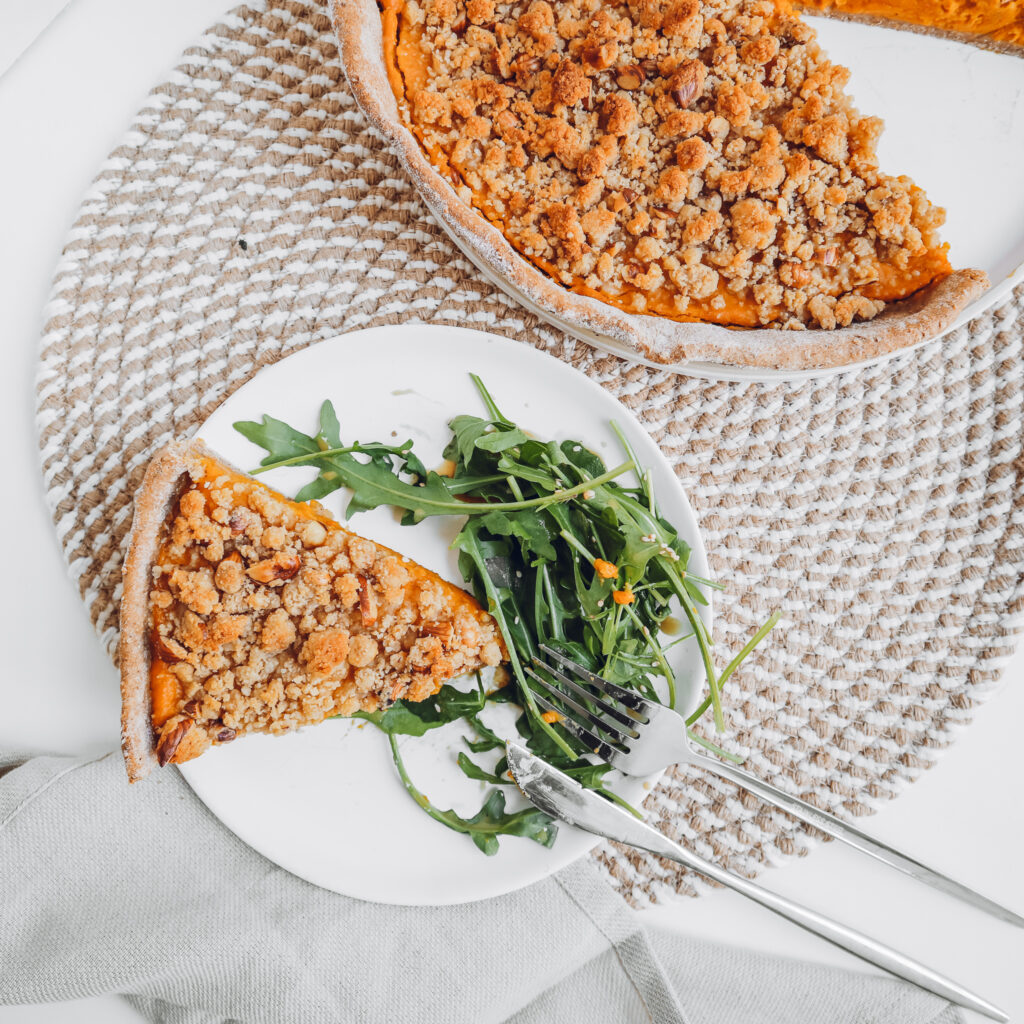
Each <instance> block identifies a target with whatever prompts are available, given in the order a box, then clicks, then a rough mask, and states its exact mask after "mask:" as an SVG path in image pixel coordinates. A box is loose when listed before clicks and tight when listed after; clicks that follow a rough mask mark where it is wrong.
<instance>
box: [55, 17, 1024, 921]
mask: <svg viewBox="0 0 1024 1024" xmlns="http://www.w3.org/2000/svg"><path fill="white" fill-rule="evenodd" d="M1022 309H1024V290H1020V291H1018V293H1017V294H1016V295H1015V296H1014V298H1013V300H1012V301H1011V302H1009V303H1007V304H1006V305H1004V306H1003V307H1002V308H1001V309H998V310H995V311H994V312H991V313H989V314H987V315H985V316H983V317H980V318H979V319H978V320H976V321H975V322H974V323H972V324H971V325H969V327H967V328H964V329H961V330H959V331H958V332H956V333H955V334H953V335H952V336H950V337H947V338H946V339H944V340H943V341H941V342H934V343H931V344H929V345H927V346H925V347H923V348H921V349H919V350H917V351H915V352H912V353H909V354H906V355H903V356H901V357H899V358H897V359H896V360H894V361H893V362H890V363H888V364H886V365H884V366H880V367H876V368H874V369H867V370H862V371H860V372H856V373H848V374H844V375H841V376H837V377H832V378H829V379H825V380H822V381H820V382H810V383H802V384H799V385H793V386H767V385H761V384H729V383H719V384H709V383H707V382H706V381H701V380H696V379H691V378H687V377H681V376H678V375H676V374H673V373H670V372H666V371H663V370H654V369H648V368H646V367H643V366H640V365H636V364H631V363H629V362H625V361H622V360H620V359H617V358H614V357H611V356H607V355H602V354H601V353H599V352H596V351H595V350H593V349H591V348H589V347H588V346H586V345H584V344H582V343H580V342H575V341H573V340H571V339H567V338H565V337H564V336H563V335H561V334H560V333H559V332H557V331H555V330H553V329H552V328H550V327H548V326H546V325H545V324H543V323H541V322H539V321H538V320H537V319H536V318H535V317H533V316H532V315H530V314H529V313H527V312H526V311H525V310H523V309H521V308H520V307H519V306H517V305H516V304H515V303H514V302H513V301H512V300H510V299H508V298H506V297H505V296H504V295H503V294H501V293H500V292H498V291H496V290H495V289H494V288H493V287H492V286H491V285H490V284H488V283H486V282H485V281H484V280H482V279H481V277H480V276H479V275H478V273H477V272H476V271H475V270H474V269H473V267H472V266H471V265H470V264H469V263H468V262H467V261H466V260H465V259H464V258H463V257H462V256H461V255H460V253H459V252H458V251H457V250H456V249H455V248H454V247H453V246H452V244H451V243H450V242H449V241H448V239H447V237H446V236H445V235H444V234H442V232H441V230H440V229H439V228H438V226H437V225H436V224H435V223H434V222H433V220H432V219H431V217H430V216H429V215H428V213H427V211H426V209H425V208H424V206H423V205H422V204H421V203H420V201H419V199H418V198H417V196H416V194H415V192H414V191H413V190H412V188H411V187H410V185H409V183H408V181H407V180H406V179H405V177H404V175H403V173H402V172H401V171H400V169H399V168H398V165H397V163H396V161H395V159H394V158H393V157H392V155H391V154H390V153H389V152H388V151H387V150H385V149H384V148H382V146H381V144H380V140H379V139H378V138H377V137H376V136H375V135H374V133H373V132H372V131H370V130H369V129H368V127H367V125H366V123H365V121H364V120H363V118H362V116H361V114H360V113H359V111H358V110H357V108H356V107H355V105H354V103H353V100H352V98H351V96H350V94H349V91H348V88H347V85H346V83H345V79H344V75H343V73H342V71H341V68H340V66H339V64H338V56H337V50H336V47H335V43H334V39H333V37H332V33H331V24H330V20H329V18H328V17H327V15H326V12H325V8H324V7H323V6H322V5H320V4H315V3H270V4H269V5H268V6H266V7H243V8H238V9H237V10H235V11H233V12H231V13H230V14H229V15H227V16H226V17H224V19H223V20H222V21H220V22H219V23H218V24H217V25H215V26H214V27H213V28H212V29H210V31H209V32H208V33H207V34H206V35H205V36H204V37H203V38H202V40H201V41H200V43H199V44H198V45H197V46H195V47H193V48H192V49H190V50H188V51H187V52H186V53H185V55H184V57H183V60H182V63H181V65H180V66H179V67H178V68H177V70H176V71H175V72H174V73H173V74H172V75H171V77H170V79H169V80H168V81H167V82H166V83H165V84H163V85H161V86H160V87H158V88H157V89H155V90H154V92H153V93H152V95H151V96H150V98H149V100H148V101H147V103H146V106H145V107H144V109H143V110H142V111H141V112H140V113H139V115H138V117H137V118H136V120H135V123H134V125H133V126H132V128H131V130H130V131H129V133H128V134H127V136H126V137H125V139H124V141H123V143H122V144H121V145H120V146H119V147H118V148H117V149H116V150H115V151H114V153H113V155H112V156H111V157H110V159H109V160H108V161H107V162H106V163H105V164H104V166H103V169H102V171H101V172H100V174H99V176H98V178H97V179H96V181H95V182H94V184H93V186H92V188H91V189H90V191H89V193H88V195H87V197H86V199H85V201H84V203H83V205H82V208H81V212H80V214H79V217H78V219H77V221H76V223H75V225H74V227H73V229H72V231H71V235H70V239H69V241H68V243H67V247H66V249H65V251H64V254H63V258H62V259H61V262H60V265H59V268H58V270H57V274H56V280H55V282H54V286H53V295H52V300H51V303H50V306H49V309H48V315H47V323H46V327H45V334H44V337H43V344H42V351H41V366H40V373H39V385H38V417H39V433H40V444H41V448H42V465H43V473H44V477H45V482H46V490H47V494H48V497H49V502H50V505H51V507H52V509H53V516H54V522H55V524H56V528H57V533H58V536H59V538H60V543H61V545H62V546H63V550H64V553H65V555H66V558H67V561H68V565H69V567H70V572H71V575H72V577H73V579H74V580H75V581H76V583H77V585H78V587H79V589H80V592H81V595H82V597H83V599H84V600H85V602H86V604H87V606H88V608H89V613H90V615H91V617H92V621H93V622H94V623H95V626H96V629H97V631H98V632H99V634H100V636H101V637H102V639H103V642H104V643H105V644H106V645H107V648H108V649H109V650H111V651H113V649H114V643H115V639H116V629H117V602H118V599H119V596H120V586H119V578H120V568H121V555H122V550H123V547H124V541H125V533H126V531H127V529H128V525H129V519H130V514H131V500H132V494H133V493H134V491H135V488H136V487H137V486H138V484H139V481H140V479H141V477H142V473H143V469H144V467H145V465H146V462H147V460H148V459H149V457H150V455H151V454H152V452H153V451H154V450H155V449H156V448H157V447H158V446H159V445H161V444H163V443H164V442H165V441H167V440H168V439H169V438H170V437H172V436H173V435H180V434H187V433H189V432H191V431H193V430H194V429H195V428H196V426H197V425H198V424H199V423H200V422H201V421H202V420H203V419H204V418H205V417H206V416H208V415H209V413H210V412H212V411H213V409H214V408H215V407H216V406H217V405H218V404H219V403H220V402H222V401H223V400H224V398H226V397H227V396H228V395H229V394H231V392H232V391H233V390H234V389H235V388H237V387H238V386H239V385H240V384H242V383H243V382H244V381H246V380H247V379H248V378H250V377H251V376H252V375H253V373H254V372H255V371H256V370H257V369H259V368H260V367H261V366H265V365H267V364H268V363H272V362H274V361H276V360H278V359H280V358H282V357H283V356H285V355H288V354H289V353H291V352H295V351H297V350H298V349H301V348H304V347H306V346H308V345H312V344H315V343H316V342H318V341H320V340H322V339H325V338H330V337H333V336H335V335H337V334H339V333H342V332H344V331H350V330H354V329H356V328H361V327H370V326H375V325H378V324H389V323H417V322H423V323H444V324H459V325H469V326H474V327H477V328H482V329H485V330H489V331H494V332H496V333H498V334H504V335H507V336H509V337H513V338H516V339H518V340H520V341H521V342H522V343H523V344H532V345H535V346H537V347H538V348H542V349H544V350H546V351H548V352H551V353H552V354H554V355H556V356H558V357H559V358H561V359H564V360H566V361H568V362H570V363H572V365H573V366H575V367H576V368H577V369H579V370H581V371H582V372H583V373H586V374H587V375H589V376H590V377H592V378H593V379H594V380H597V381H598V382H600V384H601V385H602V386H603V387H604V388H605V389H606V390H607V391H609V392H610V393H611V394H613V395H615V396H616V397H617V398H618V399H620V400H621V401H622V402H623V403H624V404H625V405H627V406H628V407H629V408H631V409H632V410H633V411H634V412H636V413H637V415H638V416H639V417H640V418H641V420H642V421H643V422H644V423H645V424H646V426H647V428H648V429H649V430H650V432H651V434H652V435H653V436H654V437H655V439H656V440H657V441H658V443H659V444H660V445H661V447H662V449H663V451H664V452H665V454H666V455H667V456H668V458H669V459H670V460H671V461H672V462H673V463H674V464H675V466H676V468H677V471H678V473H679V475H680V477H681V479H682V481H683V483H684V485H685V487H686V489H687V491H688V493H689V495H690V499H691V501H692V502H693V504H694V506H695V508H696V510H697V513H698V516H699V518H700V521H701V525H702V528H703V531H704V535H705V539H706V541H707V546H708V549H709V551H710V556H711V562H712V565H713V568H714V571H715V572H716V573H717V574H718V575H719V576H720V577H722V578H723V579H725V580H728V582H729V590H728V592H727V593H726V595H725V596H724V597H723V598H722V599H721V600H720V601H719V602H718V617H717V622H716V632H717V635H718V637H719V638H720V640H721V646H722V648H723V649H724V650H727V651H729V650H732V651H734V650H736V649H737V648H738V647H739V645H740V644H741V643H742V642H743V639H744V638H745V637H746V636H748V635H749V634H750V633H751V632H752V631H753V630H754V629H755V628H756V627H757V626H758V625H759V624H760V623H761V622H762V621H763V619H764V618H765V617H766V615H767V614H768V613H769V612H770V611H771V610H772V609H774V608H776V607H780V608H781V609H782V610H783V612H784V614H785V619H784V622H783V624H782V625H781V626H780V627H779V628H778V629H777V630H776V632H775V633H774V634H773V640H772V641H771V643H770V644H769V645H768V646H766V647H765V648H764V649H763V651H762V652H761V653H760V654H759V655H758V656H757V657H756V658H755V659H754V661H753V663H752V664H751V665H750V667H749V668H747V669H745V670H744V671H743V672H741V673H739V674H737V675H736V677H734V679H733V680H732V681H731V682H730V684H729V686H728V688H727V693H726V719H727V725H728V730H729V734H730V736H731V737H732V740H731V742H732V743H733V745H734V746H735V747H737V748H739V749H741V750H743V751H744V752H746V753H747V754H748V756H749V761H748V763H749V766H750V768H751V769H752V770H753V771H755V772H757V773H759V774H760V775H762V776H764V777H766V778H768V779H770V780H771V781H773V782H774V783H776V784H777V785H780V786H782V787H784V788H786V789H788V790H790V791H792V792H797V793H800V794H802V795H803V796H804V797H805V798H807V799H809V800H811V801H812V802H814V803H816V804H818V805H819V806H821V807H826V808H830V809H832V810H833V811H835V812H836V813H838V814H840V815H844V816H847V817H848V816H850V815H860V814H864V813H867V812H868V811H869V810H870V808H871V807H872V805H873V804H875V803H876V802H877V801H880V800H884V799H886V798H888V797H892V796H893V795H895V794H896V793H897V792H898V791H899V788H900V786H901V784H902V783H903V782H904V781H905V780H908V779H913V778H914V777H915V776H916V775H917V774H918V773H919V772H920V770H921V769H922V768H924V767H927V766H928V765H929V764H930V763H931V762H932V760H933V758H934V757H935V755H936V753H937V752H938V751H940V750H941V749H942V748H943V747H945V746H947V745H948V744H949V743H950V741H951V740H952V738H953V735H954V729H953V727H954V726H955V725H957V724H961V723H965V722H967V721H968V720H969V717H970V709H971V707H972V705H973V704H974V702H975V701H976V700H977V699H978V698H979V697H980V696H981V695H983V694H984V693H985V692H986V691H987V690H988V689H989V688H990V686H991V685H992V683H993V682H994V680H995V679H996V678H997V675H998V672H999V669H1000V667H1001V666H1002V664H1003V663H1004V661H1005V659H1006V658H1007V656H1008V655H1009V654H1010V652H1011V649H1012V643H1013V639H1014V636H1015V635H1016V633H1017V632H1018V631H1019V630H1020V628H1021V625H1022V593H1024V591H1022V578H1024V548H1022V541H1024V535H1022V529H1021V526H1022V517H1024V489H1022V469H1024V460H1022V431H1021V423H1022V421H1024V408H1022V407H1024V391H1022V377H1024V363H1022V351H1021V349H1022V338H1021V333H1022V321H1024V316H1022ZM647 806H648V809H649V811H651V812H652V813H653V815H654V816H655V817H656V818H657V819H658V820H659V821H660V823H661V827H663V828H664V829H665V830H666V831H667V832H669V833H670V834H672V835H674V836H676V837H683V838H684V839H685V840H686V841H687V842H689V843H690V844H691V845H692V847H693V848H694V849H696V850H698V851H699V852H701V853H703V854H705V855H710V856H713V857H715V858H717V859H719V860H720V861H723V862H726V863H727V864H728V865H729V866H730V867H732V868H733V869H735V870H737V871H740V872H742V873H745V874H748V875H751V874H754V873H756V871H757V870H758V866H759V864H760V863H762V862H764V861H766V860H768V859H780V858H781V857H785V856H789V855H795V854H800V853H803V852H806V850H807V849H808V848H809V845H810V843H811V841H812V839H811V837H810V836H809V835H808V833H807V831H806V830H804V829H802V828H799V827H797V826H795V825H794V823H793V822H792V821H791V820H790V819H788V818H786V816H785V815H782V814H780V813H778V812H774V811H772V810H770V809H768V808H766V807H765V806H764V805H762V804H760V803H759V802H758V801H756V800H754V799H753V798H751V797H750V796H749V795H744V796H743V798H742V799H741V798H740V794H739V793H738V791H737V790H736V789H735V788H734V787H733V786H731V785H730V784H728V783H724V782H717V781H713V780H711V779H709V778H707V777H705V776H703V775H701V774H699V773H694V772H690V771H687V770H676V771H673V772H670V773H669V774H668V775H667V776H666V779H665V781H664V782H663V783H662V785H661V786H660V787H659V788H658V789H657V790H656V791H655V792H654V793H653V794H652V795H651V797H650V798H649V802H648V805H647ZM596 856H598V857H599V858H600V860H601V861H602V863H603V864H604V865H605V867H606V868H607V869H608V871H609V872H610V874H611V876H613V879H614V882H615V884H616V885H617V886H618V887H619V889H620V890H621V891H622V892H623V894H624V895H625V896H626V897H627V898H629V899H630V900H632V901H633V902H635V903H643V902H645V901H647V900H650V899H657V898H658V897H659V896H661V895H664V894H665V893H668V892H671V891H673V890H675V891H682V890H687V891H689V890H690V889H691V887H692V881H693V880H692V878H688V877H687V876H686V875H685V874H684V873H682V872H681V871H680V870H679V869H678V868H677V867H676V866H673V865H670V864H668V863H666V862H662V861H658V860H657V859H655V858H652V857H649V856H647V855H643V854H639V853H636V852H632V851H626V850H622V849H618V848H612V847H603V848H602V849H601V850H600V851H599V852H598V853H597V854H596Z"/></svg>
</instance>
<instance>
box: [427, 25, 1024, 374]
mask: <svg viewBox="0 0 1024 1024" xmlns="http://www.w3.org/2000/svg"><path fill="white" fill-rule="evenodd" d="M807 20H808V21H809V22H810V23H811V24H813V25H814V27H815V29H816V30H817V32H818V38H819V41H820V42H821V44H822V46H824V48H825V50H826V51H827V53H828V54H829V56H830V57H831V59H832V60H833V61H834V62H835V63H837V64H842V65H844V66H846V67H848V68H850V70H851V72H852V77H851V79H850V84H849V86H848V91H849V93H850V95H852V96H853V99H854V101H855V103H856V104H857V105H858V106H859V107H860V109H861V110H862V111H864V112H865V113H869V114H874V115H877V116H880V117H882V118H884V120H885V132H884V133H883V135H882V139H881V143H880V145H879V147H878V151H879V161H880V166H881V167H882V168H883V169H885V170H888V171H889V172H891V173H893V174H907V175H909V176H910V177H912V178H913V179H914V180H915V181H916V182H917V183H918V184H919V185H920V186H921V187H922V188H924V189H925V191H926V192H927V193H928V195H929V197H930V198H931V199H932V200H933V201H934V202H936V203H937V204H939V205H940V206H943V207H945V208H946V213H947V220H946V225H945V227H944V228H943V233H942V237H943V238H944V239H945V240H946V241H948V242H949V243H950V258H951V260H952V262H953V265H954V266H956V267H978V268H980V269H982V270H984V271H985V272H986V273H987V274H988V276H989V279H990V281H991V282H992V285H991V287H990V288H989V290H988V291H987V292H985V293H984V294H983V295H982V296H980V297H979V298H978V299H977V300H976V301H975V302H973V303H972V304H971V305H970V306H969V307H968V308H967V309H965V310H964V311H963V313H962V314H961V316H960V317H959V319H958V320H957V321H956V323H955V324H954V325H953V326H952V327H950V330H953V329H954V328H956V327H959V326H961V325H962V324H965V323H967V322H968V321H969V320H971V319H973V318H974V317H976V316H978V315H979V314H980V313H983V312H984V311H985V310H986V309H988V308H989V307H991V306H993V305H994V304H995V303H997V302H999V301H1001V300H1005V299H1006V297H1007V296H1008V295H1009V293H1010V291H1011V290H1012V289H1013V288H1014V287H1015V286H1016V285H1018V284H1020V283H1021V282H1022V281H1024V188H1021V187H1020V181H1021V177H1022V175H1024V103H1022V102H1021V101H1020V98H1021V96H1022V95H1024V59H1022V58H1020V57H1011V56H1007V55H1005V54H997V53H989V52H988V51H985V50H980V49H978V48H977V47H974V46H969V45H967V44H964V43H956V42H952V41H950V40H946V39H937V38H934V37H932V36H926V35H920V34H917V33H913V32H904V31H896V30H894V29H888V28H880V27H878V26H872V25H861V24H857V23H855V22H845V21H835V20H832V19H828V18H808V19H807ZM441 223H443V222H441ZM455 241H456V243H457V242H458V240H457V239H456V240H455ZM464 252H465V250H464ZM465 255H466V256H467V258H469V259H470V260H471V262H473V263H474V264H475V265H476V266H477V268H478V269H479V270H480V271H481V272H482V273H483V274H484V275H485V276H486V277H487V278H488V279H489V280H491V281H492V282H493V283H494V284H496V285H497V286H498V287H499V288H501V289H503V290H504V291H505V292H507V293H508V294H509V295H511V296H512V297H513V298H514V299H516V301H517V302H519V303H520V304H522V305H524V306H526V307H527V308H528V309H530V310H531V311H532V312H533V313H536V314H537V315H538V316H539V317H541V318H542V319H544V320H547V321H548V322H550V323H553V324H555V326H557V327H559V328H561V329H562V330H564V331H565V332H566V333H568V334H571V335H573V336H574V337H577V338H579V339H580V340H581V341H585V342H587V343H588V344H590V345H593V346H595V347H596V348H599V349H603V350H605V351H608V352H613V353H614V354H616V355H619V356H622V357H624V358H626V359H631V360H635V361H639V362H644V363H647V364H648V365H650V366H658V367H661V366H662V364H659V363H654V362H651V361H649V360H646V359H639V358H638V357H637V355H636V353H635V352H634V351H633V350H632V349H631V348H629V347H628V346H626V345H624V344H623V343H622V342H619V341H617V340H615V339H613V338H608V337H605V336H604V335H600V334H597V333H596V332H593V331H587V330H584V329H582V328H579V327H576V326H574V325H570V324H567V323H565V322H563V321H561V320H560V319H559V318H557V317H555V316H553V315H552V314H550V313H548V312H547V311H545V310H543V309H541V308H540V307H538V306H536V305H535V304H534V303H533V302H531V301H530V300H529V299H528V298H527V297H526V296H525V295H524V294H522V293H521V292H520V291H519V290H518V289H516V288H515V287H514V286H512V285H511V284H509V283H508V282H507V281H505V280H504V279H502V278H499V277H497V276H496V275H495V274H494V273H493V272H492V271H491V270H490V269H489V268H487V267H485V266H483V265H482V264H480V263H479V262H478V261H477V260H476V259H475V258H474V257H473V255H472V254H471V253H469V252H465ZM922 344H925V342H922ZM907 351H908V349H900V350H897V351H896V352H893V353H890V354H889V355H886V356H882V357H881V358H879V359H877V360H867V361H865V362H862V363H853V364H850V365H849V366H842V367H837V368H830V369H825V370H772V369H764V368H759V367H744V366H721V365H718V364H715V363H709V362H703V361H698V360H686V361H683V362H680V363H675V364H673V365H671V366H669V367H668V368H669V369H673V370H677V371H678V372H680V373H687V374H690V375H692V376H696V377H706V378H709V379H711V380H752V381H753V380H761V381H772V382H779V381H787V380H805V379H807V378H810V377H822V376H831V375H832V374H835V373H844V372H846V371H848V370H854V369H858V368H860V367H862V366H867V365H870V364H871V363H872V362H886V361H887V360H889V359H891V358H893V357H894V356H898V355H901V354H903V353H906V352H907Z"/></svg>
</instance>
